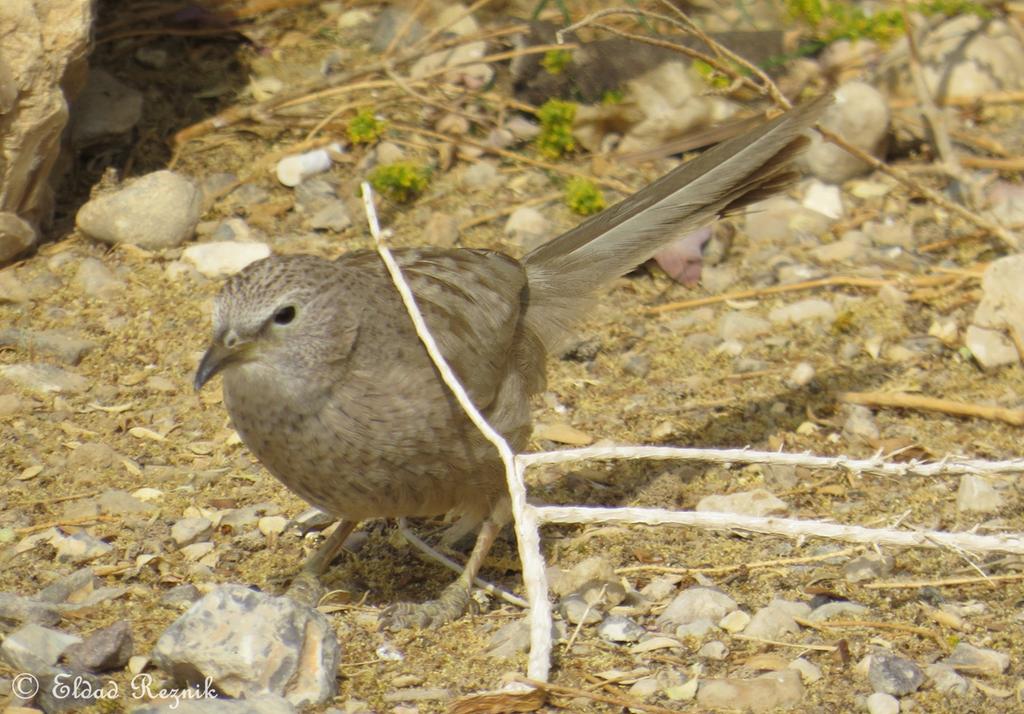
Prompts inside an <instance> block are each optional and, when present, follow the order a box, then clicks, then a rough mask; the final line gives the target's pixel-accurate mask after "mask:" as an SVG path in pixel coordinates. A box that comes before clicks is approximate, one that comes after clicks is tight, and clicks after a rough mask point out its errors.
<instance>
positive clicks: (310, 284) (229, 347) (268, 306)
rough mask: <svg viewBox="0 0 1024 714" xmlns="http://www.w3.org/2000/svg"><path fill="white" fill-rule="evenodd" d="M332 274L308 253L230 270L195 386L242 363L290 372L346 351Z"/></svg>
mask: <svg viewBox="0 0 1024 714" xmlns="http://www.w3.org/2000/svg"><path fill="white" fill-rule="evenodd" d="M335 276H336V273H335V268H334V265H333V264H332V263H331V262H329V261H327V260H324V259H322V258H317V257H314V256H308V255H303V256H272V257H270V258H264V259H263V260H259V261H256V262H254V263H251V264H250V265H248V266H247V267H246V268H245V269H243V270H241V271H240V272H238V273H236V274H235V275H233V276H232V277H231V278H230V279H229V280H228V281H227V283H225V284H224V287H223V288H221V291H220V293H219V294H218V295H217V298H216V301H215V302H214V307H213V338H212V340H211V342H210V345H209V347H208V348H207V350H206V353H205V354H204V355H203V358H202V360H201V361H200V363H199V368H198V369H197V370H196V375H195V380H194V386H195V388H196V389H197V390H198V389H201V388H202V387H203V385H204V384H206V383H207V382H208V381H209V380H210V379H211V378H212V377H213V376H214V375H216V374H218V373H219V372H222V371H225V370H229V369H233V368H236V367H239V366H241V365H245V364H251V363H259V364H261V365H262V366H265V367H271V368H274V369H275V370H276V371H278V372H283V373H288V372H295V371H301V370H304V368H306V367H308V366H309V363H310V362H316V361H323V360H328V359H330V358H331V357H332V355H330V354H326V353H327V352H337V351H338V349H339V348H341V349H344V350H345V351H347V349H348V348H349V347H350V346H351V340H345V339H344V338H343V337H344V333H345V328H344V327H341V329H340V330H339V329H338V328H339V326H338V325H336V324H334V323H335V322H336V321H335V320H333V319H332V316H333V312H332V310H330V309H329V307H330V302H331V295H332V293H334V292H335V290H334V287H335V282H336V281H335V280H334V278H335ZM339 332H340V333H342V334H338V333H339Z"/></svg>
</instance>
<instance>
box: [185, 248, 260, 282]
mask: <svg viewBox="0 0 1024 714" xmlns="http://www.w3.org/2000/svg"><path fill="white" fill-rule="evenodd" d="M269 256H270V246H268V245H267V244H266V243H258V242H255V241H254V242H245V243H240V242H236V241H216V242H213V243H196V244H195V245H190V246H189V247H188V248H186V249H185V251H184V252H183V253H182V257H183V258H184V259H185V260H187V261H188V262H190V263H192V265H194V266H195V267H196V270H198V271H199V272H200V273H202V274H203V275H205V276H206V277H208V278H223V277H226V276H228V275H233V274H235V273H237V272H238V271H239V270H241V269H242V268H244V267H245V266H247V265H249V264H250V263H254V262H256V261H257V260H262V259H263V258H267V257H269Z"/></svg>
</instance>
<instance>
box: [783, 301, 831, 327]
mask: <svg viewBox="0 0 1024 714" xmlns="http://www.w3.org/2000/svg"><path fill="white" fill-rule="evenodd" d="M768 319H770V320H771V321H772V322H773V323H775V324H777V325H779V324H782V325H785V324H787V323H788V324H794V325H799V324H800V323H803V322H811V321H814V320H820V321H822V322H826V323H829V324H831V323H833V322H835V319H836V309H835V308H834V307H832V303H830V302H829V301H827V300H822V299H821V298H808V299H807V300H800V301H799V302H794V303H790V304H789V305H780V306H779V307H777V308H775V309H774V310H772V311H771V313H770V314H769V315H768Z"/></svg>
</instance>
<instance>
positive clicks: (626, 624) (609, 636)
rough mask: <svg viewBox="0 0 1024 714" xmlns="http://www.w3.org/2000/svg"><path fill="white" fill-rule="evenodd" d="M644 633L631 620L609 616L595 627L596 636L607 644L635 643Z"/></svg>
mask: <svg viewBox="0 0 1024 714" xmlns="http://www.w3.org/2000/svg"><path fill="white" fill-rule="evenodd" d="M645 632H646V631H645V630H644V628H643V627H641V626H640V625H638V624H637V623H636V622H634V621H633V620H631V619H629V618H628V617H621V616H619V615H609V616H608V617H606V618H604V620H602V621H601V624H600V625H598V626H597V634H598V636H599V637H601V638H602V639H605V640H608V641H609V642H636V641H637V640H639V639H640V638H641V637H642V636H643V635H644V633H645Z"/></svg>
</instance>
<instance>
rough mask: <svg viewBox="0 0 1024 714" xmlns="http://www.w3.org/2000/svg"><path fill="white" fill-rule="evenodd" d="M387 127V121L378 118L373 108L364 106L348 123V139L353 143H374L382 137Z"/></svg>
mask: <svg viewBox="0 0 1024 714" xmlns="http://www.w3.org/2000/svg"><path fill="white" fill-rule="evenodd" d="M386 127H387V122H385V121H383V120H381V119H378V118H377V117H376V116H375V115H374V113H373V109H371V108H370V107H363V108H362V109H360V110H359V112H358V113H357V114H356V115H355V117H353V118H352V121H350V122H349V123H348V129H347V130H346V133H347V134H348V140H349V141H351V142H352V143H353V144H372V143H374V142H375V141H377V140H378V139H380V137H381V134H383V133H384V129H385V128H386Z"/></svg>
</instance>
